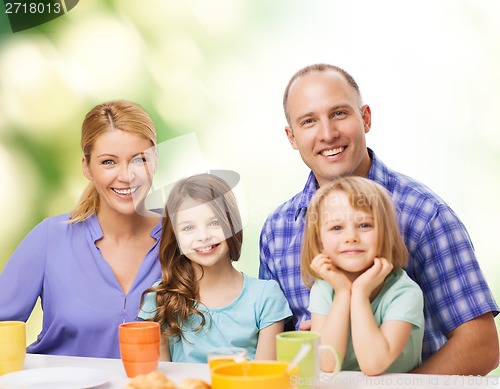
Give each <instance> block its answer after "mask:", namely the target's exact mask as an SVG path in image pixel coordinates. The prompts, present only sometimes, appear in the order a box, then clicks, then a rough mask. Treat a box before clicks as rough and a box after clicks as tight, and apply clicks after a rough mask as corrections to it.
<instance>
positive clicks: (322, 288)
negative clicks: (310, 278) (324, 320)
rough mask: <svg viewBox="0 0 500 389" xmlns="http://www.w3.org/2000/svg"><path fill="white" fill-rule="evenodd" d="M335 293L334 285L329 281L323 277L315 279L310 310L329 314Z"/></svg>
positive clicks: (310, 298) (310, 299)
mask: <svg viewBox="0 0 500 389" xmlns="http://www.w3.org/2000/svg"><path fill="white" fill-rule="evenodd" d="M333 295H334V291H333V287H332V286H331V285H330V284H329V283H328V282H327V281H325V280H321V279H317V280H316V281H314V284H313V286H312V288H311V294H310V297H309V312H311V313H318V314H320V315H328V312H330V307H331V305H332V303H333Z"/></svg>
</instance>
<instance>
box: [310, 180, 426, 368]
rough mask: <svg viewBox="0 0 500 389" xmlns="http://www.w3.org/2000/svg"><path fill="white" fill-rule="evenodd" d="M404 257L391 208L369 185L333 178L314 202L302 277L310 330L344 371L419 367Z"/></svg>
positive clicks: (416, 313)
mask: <svg viewBox="0 0 500 389" xmlns="http://www.w3.org/2000/svg"><path fill="white" fill-rule="evenodd" d="M407 256H408V253H407V250H406V247H405V245H404V242H403V239H402V237H401V235H400V233H399V230H398V226H397V222H396V216H395V211H394V208H393V205H392V201H391V199H390V197H389V196H388V194H387V192H386V191H385V189H384V188H383V187H381V186H380V185H378V184H377V183H375V182H374V181H371V180H368V179H366V178H361V177H346V178H339V179H336V180H334V181H332V182H330V183H328V184H325V185H323V186H321V188H320V189H319V190H318V191H317V193H316V194H315V195H314V197H313V199H312V200H311V203H310V204H309V207H308V210H307V217H306V227H305V235H304V243H303V246H302V259H301V261H302V262H301V272H302V278H303V280H304V283H305V284H306V285H307V286H308V287H309V288H311V285H312V288H311V294H310V305H309V310H310V312H311V319H312V328H311V330H312V331H317V332H319V333H320V334H321V341H322V343H324V344H329V345H331V346H334V347H336V348H337V349H338V350H339V353H340V355H341V356H342V357H343V359H344V363H343V366H342V369H343V370H361V371H362V372H363V373H365V374H367V375H377V374H381V373H384V372H400V373H401V372H408V371H410V370H412V369H413V368H415V367H416V366H418V365H419V363H420V353H421V350H422V339H423V333H424V315H423V296H422V291H421V290H420V288H419V287H418V285H417V284H416V283H415V282H413V281H412V280H411V279H410V278H409V277H408V276H407V274H406V272H405V271H404V270H403V269H402V266H404V265H405V264H406V260H407ZM314 279H315V281H314V284H313V280H314ZM321 363H322V369H323V370H326V371H331V370H332V369H333V361H330V360H327V359H326V358H325V359H323V360H322V361H321Z"/></svg>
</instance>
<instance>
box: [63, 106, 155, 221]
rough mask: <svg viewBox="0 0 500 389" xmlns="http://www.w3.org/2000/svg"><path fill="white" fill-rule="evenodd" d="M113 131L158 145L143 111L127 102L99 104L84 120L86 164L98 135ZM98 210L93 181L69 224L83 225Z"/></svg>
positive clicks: (83, 138)
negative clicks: (82, 222)
mask: <svg viewBox="0 0 500 389" xmlns="http://www.w3.org/2000/svg"><path fill="white" fill-rule="evenodd" d="M114 130H120V131H124V132H130V133H134V134H138V135H141V136H143V137H144V138H145V139H147V140H149V141H150V142H151V146H155V145H156V129H155V125H154V123H153V120H152V119H151V117H150V116H149V114H148V113H147V112H146V111H145V110H144V108H142V107H141V106H140V105H139V104H135V103H132V102H130V101H126V100H115V101H109V102H106V103H102V104H99V105H96V106H95V107H94V108H92V109H91V110H90V112H89V113H87V115H86V116H85V119H84V120H83V124H82V139H81V146H82V151H83V155H84V157H85V159H86V160H87V163H90V155H91V153H92V150H93V149H94V145H95V142H96V141H97V139H98V138H99V136H101V135H102V134H104V133H105V132H109V131H114ZM98 209H99V194H98V193H97V190H96V188H95V186H94V184H93V183H92V182H90V183H89V184H88V186H87V188H86V189H85V191H84V192H83V194H82V197H81V198H80V201H79V202H78V204H77V206H76V207H75V209H74V210H73V211H72V212H71V214H70V216H69V219H70V220H69V222H70V223H77V222H81V221H83V220H85V219H87V218H88V217H89V216H91V215H92V214H93V213H95V212H96V211H97V210H98Z"/></svg>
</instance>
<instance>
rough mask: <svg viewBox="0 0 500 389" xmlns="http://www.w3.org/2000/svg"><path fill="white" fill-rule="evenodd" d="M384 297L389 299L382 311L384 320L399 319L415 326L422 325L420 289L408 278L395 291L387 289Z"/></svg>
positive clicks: (421, 296)
mask: <svg viewBox="0 0 500 389" xmlns="http://www.w3.org/2000/svg"><path fill="white" fill-rule="evenodd" d="M386 298H387V299H388V300H390V301H389V302H388V304H387V308H386V310H385V312H384V319H383V320H384V321H389V320H400V321H405V322H408V323H411V324H413V325H414V326H415V327H418V328H423V326H424V314H423V311H424V298H423V295H422V290H421V289H420V287H419V286H418V285H417V284H416V283H415V282H413V281H411V280H410V279H409V278H408V282H406V283H405V284H404V285H402V286H401V287H399V288H397V290H395V291H388V293H387V296H386Z"/></svg>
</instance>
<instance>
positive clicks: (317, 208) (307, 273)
mask: <svg viewBox="0 0 500 389" xmlns="http://www.w3.org/2000/svg"><path fill="white" fill-rule="evenodd" d="M332 192H343V193H345V194H346V196H347V198H348V201H349V203H350V204H351V206H352V207H353V208H354V209H358V210H363V211H365V212H367V213H370V214H371V215H372V216H373V219H374V227H375V229H376V231H377V236H378V241H377V250H376V252H377V256H378V257H384V258H386V259H387V260H388V261H389V262H390V263H392V264H393V266H394V269H393V271H395V270H398V269H401V268H402V267H403V266H404V265H406V262H407V260H408V250H407V249H406V246H405V243H404V240H403V237H402V236H401V233H400V231H399V228H398V223H397V219H396V212H395V209H394V205H393V203H392V200H391V198H390V196H389V193H388V192H387V190H386V189H385V188H384V187H382V186H381V185H379V184H377V183H376V182H375V181H372V180H369V179H367V178H363V177H357V176H351V177H342V178H337V179H335V180H334V181H332V182H329V183H327V184H325V185H323V186H322V187H321V188H320V189H318V191H317V192H316V193H315V194H314V196H313V198H312V199H311V202H310V203H309V206H308V209H307V214H306V226H305V231H304V240H303V242H302V254H301V263H300V271H301V275H302V281H303V282H304V284H305V285H306V286H307V287H308V288H310V287H311V285H312V284H313V282H314V279H315V278H317V275H316V274H315V272H314V271H313V270H312V269H311V261H312V260H313V259H314V257H315V256H316V255H318V254H320V253H321V252H322V247H323V245H322V242H321V239H320V227H321V223H322V215H323V211H322V209H323V205H324V202H325V199H326V198H327V197H328V195H330V194H331V193H332Z"/></svg>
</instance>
